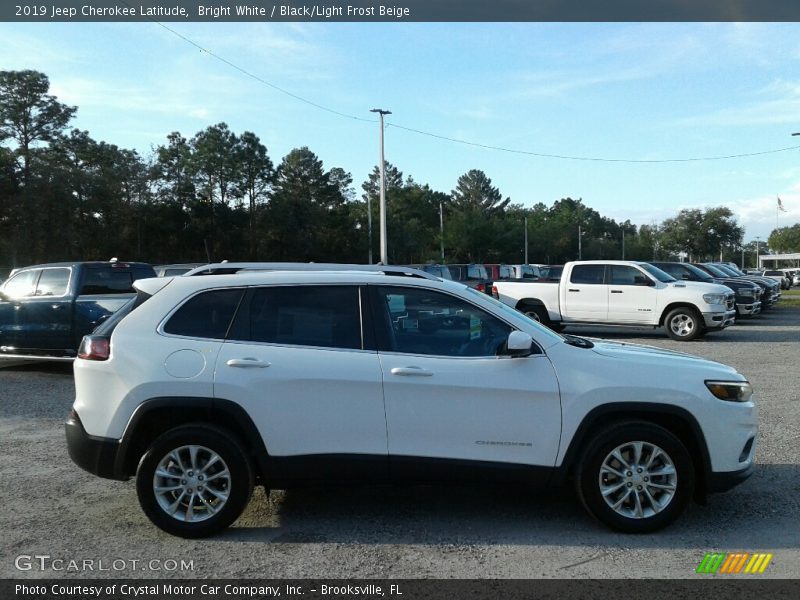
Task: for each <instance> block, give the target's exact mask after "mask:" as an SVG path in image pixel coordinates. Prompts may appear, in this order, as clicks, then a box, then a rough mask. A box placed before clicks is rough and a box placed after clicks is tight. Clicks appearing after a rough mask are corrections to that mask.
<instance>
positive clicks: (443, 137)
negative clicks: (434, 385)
mask: <svg viewBox="0 0 800 600" xmlns="http://www.w3.org/2000/svg"><path fill="white" fill-rule="evenodd" d="M121 2H122V3H123V4H126V5H128V6H130V4H128V2H127V1H126V0H121ZM150 21H152V22H153V23H155V24H156V25H158V26H159V27H162V28H164V29H165V30H167V31H169V32H170V33H171V34H173V35H175V36H176V37H179V38H180V39H182V40H183V41H185V42H186V43H188V44H191V45H192V46H194V47H195V48H197V49H199V50H200V51H201V52H205V53H206V54H208V55H209V56H211V57H213V58H215V59H217V60H218V61H220V62H221V63H223V64H225V65H227V66H229V67H231V68H232V69H235V70H236V71H239V72H240V73H242V74H243V75H246V76H247V77H250V78H251V79H254V80H255V81H258V82H259V83H262V84H264V85H266V86H267V87H269V88H272V89H273V90H275V91H278V92H280V93H281V94H284V95H286V96H289V97H290V98H294V99H295V100H299V101H300V102H303V103H305V104H308V105H309V106H313V107H314V108H318V109H319V110H324V111H325V112H328V113H331V114H334V115H337V116H339V117H344V118H346V119H352V120H355V121H361V122H364V123H375V122H376V121H375V120H374V119H366V118H363V117H359V116H357V115H351V114H348V113H345V112H341V111H338V110H336V109H333V108H329V107H327V106H324V105H322V104H319V103H317V102H314V101H312V100H309V99H308V98H304V97H302V96H299V95H297V94H294V93H292V92H290V91H289V90H286V89H284V88H282V87H280V86H278V85H275V84H274V83H271V82H269V81H267V80H266V79H264V78H262V77H260V76H258V75H256V74H255V73H251V72H250V71H248V70H246V69H244V68H242V67H240V66H239V65H237V64H235V63H233V62H231V61H229V60H228V59H226V58H224V57H222V56H220V55H219V54H216V53H214V52H212V51H211V50H208V49H207V48H204V47H203V46H201V45H200V44H198V43H197V42H195V41H194V40H192V39H191V38H189V37H187V36H185V35H183V34H182V33H179V32H178V31H176V30H174V29H172V28H171V27H168V26H167V25H165V24H164V23H162V22H161V21H157V20H155V19H153V18H150ZM385 127H386V128H389V127H394V128H395V129H400V130H403V131H408V132H410V133H416V134H418V135H424V136H427V137H431V138H435V139H438V140H443V141H447V142H452V143H454V144H461V145H464V146H472V147H474V148H483V149H485V150H495V151H498V152H507V153H509V154H521V155H524V156H537V157H540V158H553V159H558V160H573V161H584V162H609V163H629V164H631V163H633V164H658V163H682V162H703V161H715V160H729V159H733V158H748V157H753V156H763V155H765V154H777V153H779V152H788V151H789V150H798V149H800V146H787V147H785V148H777V149H774V150H763V151H761V152H746V153H742V154H728V155H723V156H696V157H689V158H661V159H644V158H641V159H637V158H603V157H598V156H570V155H567V154H548V153H545V152H533V151H530V150H520V149H518V148H505V147H503V146H495V145H492V144H483V143H479V142H471V141H469V140H461V139H458V138H452V137H449V136H446V135H440V134H438V133H432V132H430V131H423V130H421V129H415V128H413V127H406V126H404V125H397V124H395V123H386V125H385Z"/></svg>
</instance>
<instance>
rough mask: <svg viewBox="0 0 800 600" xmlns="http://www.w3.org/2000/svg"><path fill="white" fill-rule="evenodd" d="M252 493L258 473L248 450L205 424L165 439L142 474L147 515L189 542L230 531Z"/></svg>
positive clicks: (145, 460) (139, 486)
mask: <svg viewBox="0 0 800 600" xmlns="http://www.w3.org/2000/svg"><path fill="white" fill-rule="evenodd" d="M252 491H253V470H252V467H251V466H250V461H249V459H248V457H247V454H246V452H245V451H244V449H243V448H242V445H241V444H240V443H239V442H238V441H237V439H236V437H235V436H233V435H232V434H230V433H229V432H227V431H223V430H220V429H217V428H215V427H212V426H207V425H202V424H198V425H186V426H181V427H177V428H175V429H172V430H170V431H167V432H166V433H164V434H162V435H161V436H160V437H158V438H157V439H156V440H155V441H154V442H153V443H152V445H151V446H150V447H149V448H148V450H147V452H146V453H145V454H144V456H143V457H142V459H141V461H140V462H139V467H138V469H137V471H136V492H137V495H138V497H139V504H140V505H141V507H142V510H144V513H145V514H146V515H147V517H148V518H149V519H150V520H151V521H152V522H153V523H154V524H155V525H156V526H158V527H159V528H161V529H163V530H164V531H166V532H167V533H171V534H172V535H177V536H180V537H185V538H201V537H206V536H208V535H211V534H214V533H216V532H218V531H221V530H222V529H225V528H226V527H228V526H229V525H230V524H231V523H233V522H234V521H235V520H236V519H237V518H238V517H239V515H240V514H241V513H242V511H243V510H244V508H245V506H247V503H248V501H249V500H250V495H251V493H252Z"/></svg>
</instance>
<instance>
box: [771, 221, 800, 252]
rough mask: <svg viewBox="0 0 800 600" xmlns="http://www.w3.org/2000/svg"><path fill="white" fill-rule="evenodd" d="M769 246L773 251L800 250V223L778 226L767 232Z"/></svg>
mask: <svg viewBox="0 0 800 600" xmlns="http://www.w3.org/2000/svg"><path fill="white" fill-rule="evenodd" d="M769 247H770V248H771V249H772V250H774V251H775V252H781V253H789V252H800V223H795V224H794V225H792V226H791V227H779V228H778V229H773V230H772V233H770V234H769Z"/></svg>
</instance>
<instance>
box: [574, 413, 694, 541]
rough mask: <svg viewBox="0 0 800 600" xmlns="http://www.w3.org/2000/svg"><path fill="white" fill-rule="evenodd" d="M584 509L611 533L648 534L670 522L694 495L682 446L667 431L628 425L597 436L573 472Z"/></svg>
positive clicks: (646, 425) (690, 465)
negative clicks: (606, 526) (607, 527)
mask: <svg viewBox="0 0 800 600" xmlns="http://www.w3.org/2000/svg"><path fill="white" fill-rule="evenodd" d="M575 484H576V487H577V491H578V495H579V496H580V498H581V501H582V502H583V504H584V506H585V507H586V509H587V510H588V511H589V512H590V513H591V514H592V515H593V516H594V517H596V518H597V519H598V520H600V521H601V522H603V523H605V524H606V525H608V526H609V527H611V528H612V529H616V530H619V531H623V532H627V533H646V532H650V531H655V530H657V529H661V528H662V527H665V526H666V525H668V524H670V523H672V522H673V521H674V520H675V519H676V518H677V517H678V516H679V515H680V514H681V513H682V512H683V511H684V510H685V508H686V506H687V504H688V503H689V501H690V499H691V498H692V494H693V493H694V484H695V473H694V465H693V463H692V459H691V457H690V455H689V452H688V450H687V449H686V446H685V445H684V444H683V442H681V440H680V439H678V438H677V437H676V436H675V435H673V434H672V433H671V432H669V431H668V430H666V429H664V428H663V427H660V426H658V425H655V424H653V423H648V422H644V421H642V422H639V421H629V422H625V423H619V424H617V425H614V426H611V427H609V428H607V429H604V430H603V431H600V432H599V433H597V434H596V435H595V436H594V437H593V438H592V439H591V440H590V441H589V443H588V445H587V446H586V448H585V450H584V452H583V455H582V457H581V459H580V460H579V462H578V467H577V470H576V473H575Z"/></svg>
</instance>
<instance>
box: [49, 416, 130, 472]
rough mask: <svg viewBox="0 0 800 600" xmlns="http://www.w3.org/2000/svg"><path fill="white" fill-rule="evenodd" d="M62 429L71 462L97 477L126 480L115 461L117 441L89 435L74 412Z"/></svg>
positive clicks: (117, 448)
mask: <svg viewBox="0 0 800 600" xmlns="http://www.w3.org/2000/svg"><path fill="white" fill-rule="evenodd" d="M64 429H65V432H66V436H67V450H68V451H69V456H70V458H71V459H72V462H74V463H75V464H76V465H78V466H79V467H80V468H81V469H83V470H84V471H88V472H89V473H92V474H93V475H97V476H98V477H105V478H106V479H117V480H119V481H125V480H127V479H128V477H127V475H125V474H124V470H123V469H122V468H121V465H120V464H118V463H119V462H120V461H118V460H117V459H118V457H119V456H120V451H119V449H120V443H119V440H114V439H110V438H103V437H96V436H93V435H89V434H88V433H86V430H85V429H84V428H83V423H81V420H80V418H79V417H78V413H76V412H75V411H74V410H73V411H71V412H70V415H69V417H68V418H67V422H66V423H64Z"/></svg>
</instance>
